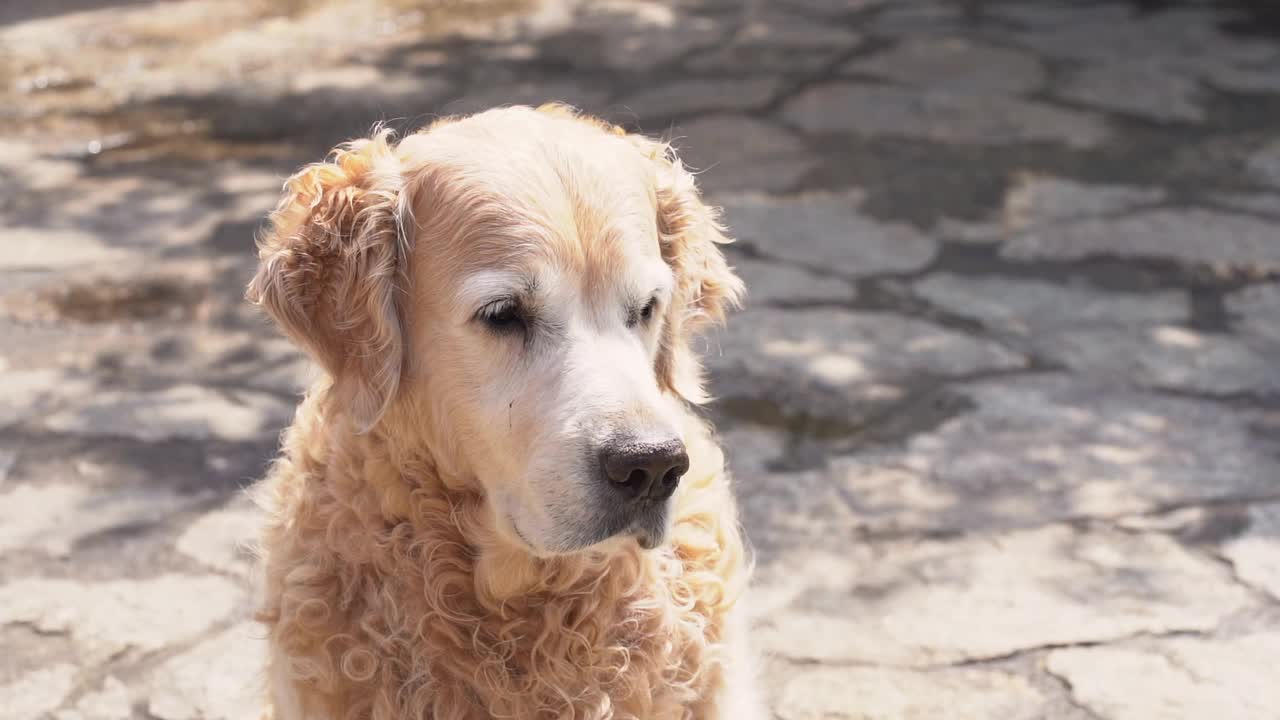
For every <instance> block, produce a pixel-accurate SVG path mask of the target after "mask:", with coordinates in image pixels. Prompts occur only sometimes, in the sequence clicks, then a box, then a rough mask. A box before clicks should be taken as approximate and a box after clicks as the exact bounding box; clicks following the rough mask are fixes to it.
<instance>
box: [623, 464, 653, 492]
mask: <svg viewBox="0 0 1280 720" xmlns="http://www.w3.org/2000/svg"><path fill="white" fill-rule="evenodd" d="M648 480H649V473H647V472H645V471H644V470H640V469H636V470H632V471H631V472H630V473H629V474H628V475H627V477H626V479H624V480H623V481H622V485H625V486H626V487H629V488H635V489H636V490H643V489H644V486H645V483H646V482H648Z"/></svg>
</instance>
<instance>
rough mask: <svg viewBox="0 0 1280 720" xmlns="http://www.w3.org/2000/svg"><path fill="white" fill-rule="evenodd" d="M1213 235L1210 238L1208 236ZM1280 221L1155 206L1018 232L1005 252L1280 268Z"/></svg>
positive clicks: (1015, 257)
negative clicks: (1279, 233) (1279, 229)
mask: <svg viewBox="0 0 1280 720" xmlns="http://www.w3.org/2000/svg"><path fill="white" fill-rule="evenodd" d="M1210 237H1211V238H1213V242H1208V241H1207V240H1206V238H1210ZM1275 239H1276V235H1275V226H1274V223H1271V222H1268V221H1265V220H1262V219H1258V218H1253V217H1248V216H1243V215H1229V214H1225V213H1220V212H1215V211H1212V210H1201V209H1189V210H1150V211H1146V212H1139V213H1135V214H1132V215H1127V216H1125V217H1121V218H1117V219H1114V220H1112V219H1085V220H1081V221H1079V222H1070V223H1061V224H1058V225H1054V226H1052V227H1046V228H1042V229H1040V230H1036V231H1033V232H1027V233H1023V234H1021V235H1018V236H1016V237H1014V238H1012V239H1011V240H1010V241H1009V242H1008V243H1007V244H1006V245H1005V246H1004V249H1003V250H1002V251H1001V254H1002V255H1004V256H1005V257H1008V258H1010V259H1013V260H1039V259H1045V260H1055V261H1063V260H1079V259H1082V258H1089V257H1098V256H1111V257H1124V258H1139V259H1142V258H1150V259H1157V260H1171V261H1174V262H1180V263H1187V264H1198V263H1200V264H1206V265H1214V266H1225V267H1228V268H1256V269H1257V270H1260V271H1263V272H1268V273H1269V272H1274V271H1275V270H1276V269H1277V268H1280V243H1277V242H1276V241H1275Z"/></svg>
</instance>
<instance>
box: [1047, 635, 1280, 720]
mask: <svg viewBox="0 0 1280 720" xmlns="http://www.w3.org/2000/svg"><path fill="white" fill-rule="evenodd" d="M1276 657H1280V632H1276V631H1270V632H1260V633H1255V634H1250V635H1244V636H1240V637H1233V638H1226V639H1201V638H1172V639H1168V640H1158V641H1153V642H1150V643H1145V644H1132V645H1129V646H1124V647H1096V648H1066V649H1062V650H1054V651H1053V652H1051V653H1049V658H1048V661H1047V666H1048V669H1049V671H1050V672H1052V673H1053V674H1055V675H1057V676H1059V677H1061V678H1062V679H1063V680H1065V681H1066V682H1067V683H1069V684H1070V686H1071V694H1072V695H1073V696H1074V697H1075V699H1076V702H1078V703H1081V704H1083V705H1085V706H1086V707H1088V708H1089V709H1090V710H1091V711H1093V712H1094V713H1095V714H1096V715H1097V716H1099V717H1105V718H1108V719H1109V720H1151V719H1152V718H1160V719H1161V720H1202V719H1203V718H1210V717H1222V718H1258V720H1264V719H1269V720H1275V718H1280V688H1277V686H1276V683H1275V672H1274V664H1273V663H1274V660H1275V658H1276ZM1121 678H1122V679H1123V682H1117V679H1121Z"/></svg>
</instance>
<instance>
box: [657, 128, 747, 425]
mask: <svg viewBox="0 0 1280 720" xmlns="http://www.w3.org/2000/svg"><path fill="white" fill-rule="evenodd" d="M637 143H638V144H639V145H640V147H641V150H642V151H643V152H645V153H647V154H648V155H649V157H650V158H651V159H652V160H653V162H654V164H655V176H654V177H655V184H656V188H655V190H656V193H655V194H656V196H657V204H658V240H659V243H660V244H661V247H662V257H663V259H664V260H666V261H667V264H668V265H670V266H671V269H672V271H674V273H675V277H676V287H675V292H674V293H673V295H672V301H671V305H670V307H669V308H668V310H667V314H666V318H665V324H664V327H663V331H662V344H661V347H660V348H659V350H658V360H657V374H658V380H659V382H660V383H661V384H662V386H663V389H665V390H668V391H671V392H674V393H676V394H677V395H679V396H681V397H683V398H684V399H685V400H686V401H688V402H690V403H695V404H700V403H704V402H706V401H707V395H706V392H705V391H704V389H703V377H702V362H701V360H700V358H699V357H698V354H697V353H696V352H694V350H693V348H692V346H691V343H692V341H693V340H694V338H696V337H697V336H698V335H699V334H700V333H702V332H703V331H705V330H707V329H708V328H709V327H711V326H713V325H717V324H720V323H723V322H724V318H725V313H726V312H727V311H728V310H729V309H730V308H734V307H738V306H739V304H740V303H741V300H742V296H743V292H744V288H743V284H742V280H741V279H739V278H738V276H737V275H735V274H734V273H733V271H732V269H731V268H730V267H729V264H728V263H727V262H726V261H725V257H724V253H722V252H721V251H720V248H719V247H718V245H720V244H723V243H728V242H732V240H731V239H730V238H729V237H727V236H726V235H725V228H724V226H723V225H721V223H720V220H719V210H718V209H717V208H715V207H712V206H710V205H707V204H706V203H704V202H703V201H702V197H701V194H700V193H699V192H698V187H697V184H696V183H695V181H694V178H693V174H692V173H690V172H689V171H688V170H686V169H685V167H684V165H683V163H681V162H680V158H679V157H678V156H677V155H676V153H675V151H674V150H673V149H672V148H671V147H670V145H667V144H665V143H659V142H655V141H652V140H646V139H642V138H637Z"/></svg>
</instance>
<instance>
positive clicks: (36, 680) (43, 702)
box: [0, 663, 80, 720]
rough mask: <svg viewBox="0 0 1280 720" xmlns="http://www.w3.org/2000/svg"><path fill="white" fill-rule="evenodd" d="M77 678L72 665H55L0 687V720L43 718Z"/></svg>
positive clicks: (60, 702) (57, 703) (54, 707)
mask: <svg viewBox="0 0 1280 720" xmlns="http://www.w3.org/2000/svg"><path fill="white" fill-rule="evenodd" d="M79 676H80V671H79V670H77V669H76V666H75V665H72V664H70V663H58V664H57V665H53V666H51V667H47V668H43V669H40V670H33V671H31V672H29V673H26V674H25V675H23V676H22V677H20V678H18V679H17V680H15V681H14V682H12V683H9V684H8V685H0V720H33V719H34V718H41V717H45V716H46V713H49V712H51V711H53V710H55V709H56V708H57V707H58V706H59V705H61V704H62V702H63V701H64V700H66V698H67V697H68V696H69V695H71V691H72V690H73V689H74V688H75V684H76V680H77V679H78V678H79Z"/></svg>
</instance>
